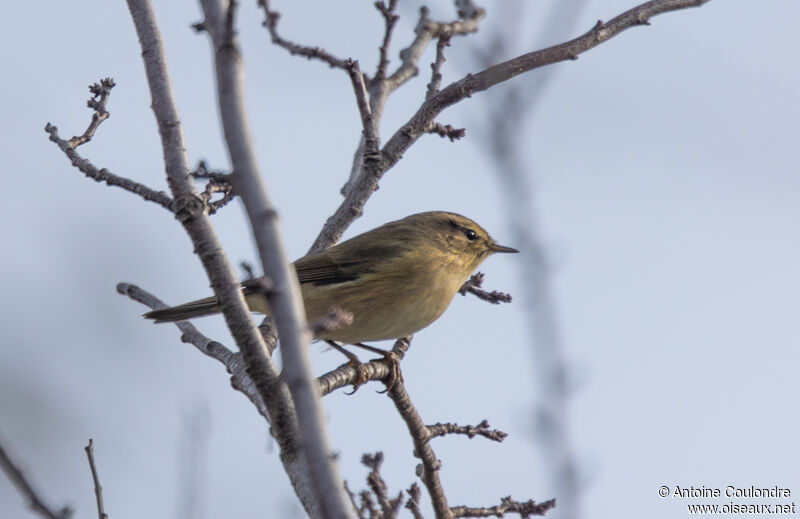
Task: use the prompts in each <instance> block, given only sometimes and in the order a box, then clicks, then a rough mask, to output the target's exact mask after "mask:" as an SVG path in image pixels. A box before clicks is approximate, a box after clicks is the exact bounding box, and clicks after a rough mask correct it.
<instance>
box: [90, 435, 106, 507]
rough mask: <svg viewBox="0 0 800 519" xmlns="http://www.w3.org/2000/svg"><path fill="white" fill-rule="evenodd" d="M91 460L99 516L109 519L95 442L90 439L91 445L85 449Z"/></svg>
mask: <svg viewBox="0 0 800 519" xmlns="http://www.w3.org/2000/svg"><path fill="white" fill-rule="evenodd" d="M84 450H85V451H86V456H87V457H88V458H89V468H90V469H91V471H92V481H94V495H95V498H97V516H98V517H99V519H108V514H106V512H105V508H104V507H103V487H102V486H101V485H100V477H99V476H98V475H97V467H96V466H95V464H94V440H92V439H91V438H89V445H87V446H86V448H85V449H84Z"/></svg>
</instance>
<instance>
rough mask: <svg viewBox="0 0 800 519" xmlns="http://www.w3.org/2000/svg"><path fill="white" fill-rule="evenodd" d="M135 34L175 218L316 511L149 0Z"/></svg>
mask: <svg viewBox="0 0 800 519" xmlns="http://www.w3.org/2000/svg"><path fill="white" fill-rule="evenodd" d="M128 7H129V9H130V11H131V16H132V18H133V21H134V24H135V26H136V32H137V34H138V35H139V41H140V43H141V46H142V57H143V59H144V64H145V72H146V74H147V80H148V84H149V86H150V93H151V97H152V104H151V106H152V108H153V112H154V114H155V116H156V121H157V123H158V127H159V132H160V135H161V142H162V148H163V154H164V162H165V166H166V172H167V181H168V183H169V185H170V188H171V189H172V191H173V194H174V196H175V199H176V203H177V204H178V207H177V208H176V209H177V211H176V216H177V217H178V219H179V221H180V222H181V223H182V224H183V225H184V227H185V228H186V231H187V233H188V234H189V236H190V238H191V239H192V243H193V245H194V249H195V251H196V253H197V255H198V256H199V258H200V260H201V261H202V263H203V266H204V268H205V270H206V272H207V274H208V276H209V279H210V280H211V285H212V287H213V289H214V293H215V294H216V296H217V298H218V299H219V301H220V305H221V307H222V311H223V315H224V316H225V320H226V323H227V325H228V328H229V329H230V331H231V334H232V335H233V337H234V339H235V340H236V344H237V345H238V346H239V348H240V350H241V351H242V355H243V356H244V359H245V364H246V369H247V372H248V374H249V375H250V378H251V379H252V380H253V381H254V384H255V386H256V388H257V391H258V394H259V397H260V398H261V399H262V400H263V401H264V402H265V403H266V406H267V408H268V409H269V417H270V423H271V425H272V427H271V431H272V433H273V435H274V436H275V438H276V441H277V443H278V445H279V447H280V450H281V461H282V462H283V464H284V467H285V469H286V472H287V473H288V474H289V477H290V479H291V480H292V484H293V485H294V487H295V490H296V492H297V494H298V496H299V497H300V499H301V501H302V502H303V504H304V505H306V506H307V508H308V509H310V510H313V509H314V506H313V503H314V502H315V500H314V499H313V490H312V487H313V485H312V484H311V483H310V482H309V481H308V479H306V478H307V477H306V474H307V473H308V467H307V465H306V460H305V457H304V456H303V455H302V451H301V449H300V446H299V441H300V435H299V432H298V425H297V421H296V417H295V413H294V408H293V404H292V400H291V396H290V394H289V391H288V389H287V388H286V386H285V385H284V384H281V383H280V379H279V377H278V370H277V369H276V367H275V365H274V364H273V363H272V360H271V359H270V358H269V356H268V355H267V346H266V344H265V343H264V339H263V338H262V336H261V333H260V332H259V330H258V328H256V326H255V324H254V323H253V321H252V319H251V318H250V312H249V311H248V309H247V306H246V304H245V301H244V296H243V295H242V291H241V289H240V287H239V283H238V281H237V279H236V276H235V274H234V271H233V268H232V267H231V265H230V263H229V262H228V261H227V259H226V258H225V256H224V254H223V253H222V248H221V245H220V243H219V241H218V240H217V237H216V235H215V233H214V231H213V229H212V227H211V224H210V221H209V219H208V217H207V215H206V214H205V213H206V210H207V209H206V207H205V206H204V204H203V203H202V200H200V199H199V197H198V194H197V191H196V190H195V187H194V183H193V182H192V180H191V178H190V176H189V174H188V171H189V167H188V165H187V160H186V156H185V152H184V150H185V145H184V140H183V132H182V128H181V124H180V118H179V117H178V113H177V108H176V106H175V102H174V99H173V96H172V92H171V88H170V81H169V78H168V74H167V68H166V59H165V57H164V50H163V46H162V44H161V38H160V35H159V33H158V28H157V26H156V22H155V16H154V14H153V10H152V6H151V5H150V3H149V2H148V1H147V0H128Z"/></svg>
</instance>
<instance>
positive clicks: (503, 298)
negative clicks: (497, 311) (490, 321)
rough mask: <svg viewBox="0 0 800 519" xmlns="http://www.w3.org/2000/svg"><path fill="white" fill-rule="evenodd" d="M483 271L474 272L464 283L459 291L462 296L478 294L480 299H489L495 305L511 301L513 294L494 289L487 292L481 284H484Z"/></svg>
mask: <svg viewBox="0 0 800 519" xmlns="http://www.w3.org/2000/svg"><path fill="white" fill-rule="evenodd" d="M483 278H484V275H483V272H476V273H475V274H473V275H472V276H471V277H470V278H469V279H468V280H467V281H466V282H464V284H463V285H461V288H459V289H458V293H459V294H461V295H462V296H465V295H467V293H470V294H472V295H474V296H477V297H478V299H482V300H484V301H488V302H489V303H491V304H493V305H499V304H500V303H510V302H511V295H510V294H506V293H505V292H498V291H497V290H492V291H491V292H487V291H486V290H483V289H482V288H481V286H482V285H483Z"/></svg>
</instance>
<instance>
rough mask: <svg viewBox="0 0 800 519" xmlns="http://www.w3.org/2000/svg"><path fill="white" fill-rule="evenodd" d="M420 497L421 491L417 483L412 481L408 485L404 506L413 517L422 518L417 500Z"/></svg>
mask: <svg viewBox="0 0 800 519" xmlns="http://www.w3.org/2000/svg"><path fill="white" fill-rule="evenodd" d="M421 497H422V491H421V490H420V489H419V485H417V484H416V483H412V484H411V486H410V487H408V500H407V501H406V508H407V509H409V510H410V511H411V515H413V516H414V519H424V518H423V517H422V511H421V510H420V509H419V500H420V498H421Z"/></svg>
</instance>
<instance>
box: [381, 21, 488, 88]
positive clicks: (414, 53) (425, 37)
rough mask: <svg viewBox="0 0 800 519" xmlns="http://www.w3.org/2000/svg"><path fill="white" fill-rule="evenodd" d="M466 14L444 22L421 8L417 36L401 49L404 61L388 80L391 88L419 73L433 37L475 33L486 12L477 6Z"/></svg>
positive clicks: (401, 56)
mask: <svg viewBox="0 0 800 519" xmlns="http://www.w3.org/2000/svg"><path fill="white" fill-rule="evenodd" d="M464 14H467V16H461V13H460V14H459V17H460V19H459V20H456V21H453V22H450V23H442V22H435V21H433V20H431V19H430V18H428V8H427V7H421V8H420V10H419V22H417V27H416V29H415V32H416V34H417V36H416V38H415V39H414V41H413V42H412V43H411V45H409V46H408V47H407V48H405V49H403V50H402V51H400V59H401V60H402V63H401V64H400V66H399V67H398V68H397V70H396V71H395V72H394V73H393V74H392V75H391V76H389V78H388V80H387V81H388V84H389V89H390V90H396V89H397V88H398V87H400V86H401V85H403V84H404V83H405V82H406V81H408V80H409V79H411V78H412V77H414V76H416V75H417V72H418V69H417V64H418V63H419V60H420V58H421V57H422V53H423V52H424V51H425V49H426V48H427V46H428V43H429V42H430V41H431V40H432V39H433V38H437V37H439V35H441V34H443V33H445V32H447V33H449V34H450V35H451V36H455V35H462V36H463V35H466V34H470V33H473V32H475V31H477V30H478V25H479V23H480V21H481V20H482V19H483V17H484V16H485V14H486V13H485V11H484V10H483V9H479V8H476V9H474V10H473V11H471V12H469V13H464Z"/></svg>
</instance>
